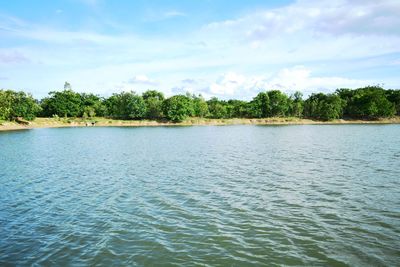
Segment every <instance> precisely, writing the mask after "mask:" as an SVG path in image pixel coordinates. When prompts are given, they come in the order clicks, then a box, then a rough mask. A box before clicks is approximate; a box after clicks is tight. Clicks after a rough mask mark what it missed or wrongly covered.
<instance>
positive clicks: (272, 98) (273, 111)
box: [267, 90, 289, 117]
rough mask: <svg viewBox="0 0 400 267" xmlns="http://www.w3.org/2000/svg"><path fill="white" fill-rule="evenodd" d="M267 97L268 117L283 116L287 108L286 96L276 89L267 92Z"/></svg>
mask: <svg viewBox="0 0 400 267" xmlns="http://www.w3.org/2000/svg"><path fill="white" fill-rule="evenodd" d="M267 94H268V98H269V106H268V112H267V115H268V117H284V116H286V115H287V112H288V110H289V105H288V100H289V99H288V96H287V95H286V94H285V93H282V92H281V91H278V90H273V91H269V92H267Z"/></svg>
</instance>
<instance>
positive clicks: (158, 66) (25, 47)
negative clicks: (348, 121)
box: [0, 0, 400, 100]
mask: <svg viewBox="0 0 400 267" xmlns="http://www.w3.org/2000/svg"><path fill="white" fill-rule="evenodd" d="M65 81H68V82H69V83H70V84H71V85H72V89H73V90H75V91H78V92H92V93H95V94H98V95H101V96H106V97H107V96H110V95H111V94H112V93H117V92H121V91H131V90H133V91H136V92H138V93H142V92H143V91H145V90H148V89H152V90H153V89H156V90H159V91H162V92H163V93H165V94H166V95H167V96H170V95H173V94H181V93H185V92H190V93H195V94H202V95H203V96H204V97H206V98H210V97H213V96H216V97H218V98H221V99H232V98H235V99H244V100H249V99H251V98H252V97H254V96H255V95H256V94H257V93H258V92H260V91H265V90H273V89H278V90H281V91H284V92H286V93H288V94H291V93H293V92H294V91H301V92H303V94H304V95H309V94H311V93H313V92H325V93H329V92H334V90H335V89H337V88H358V87H362V86H366V85H380V86H383V87H384V88H395V89H399V88H400V1H399V0H379V1H376V0H297V1H289V0H287V1H286V0H283V1H278V0H272V1H266V0H246V1H236V0H191V1H188V0H119V1H113V0H59V1H55V0H40V1H31V0H15V1H7V0H0V88H3V89H14V90H23V91H26V92H30V93H32V94H33V96H34V97H37V98H41V97H45V96H46V95H47V93H48V92H49V91H54V90H62V89H63V85H64V82H65Z"/></svg>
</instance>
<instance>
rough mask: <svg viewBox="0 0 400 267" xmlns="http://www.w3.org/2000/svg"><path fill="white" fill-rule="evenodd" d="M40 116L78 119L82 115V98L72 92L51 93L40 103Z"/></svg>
mask: <svg viewBox="0 0 400 267" xmlns="http://www.w3.org/2000/svg"><path fill="white" fill-rule="evenodd" d="M41 106H42V109H43V111H42V116H45V117H51V116H53V115H58V116H60V117H79V116H81V115H82V98H81V95H80V94H79V93H76V92H74V91H72V90H64V91H60V92H57V91H52V92H50V93H49V97H46V98H44V99H43V100H42V101H41Z"/></svg>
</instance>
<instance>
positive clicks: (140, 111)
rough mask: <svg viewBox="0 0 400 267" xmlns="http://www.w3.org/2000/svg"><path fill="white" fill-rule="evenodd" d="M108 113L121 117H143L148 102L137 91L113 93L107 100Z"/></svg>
mask: <svg viewBox="0 0 400 267" xmlns="http://www.w3.org/2000/svg"><path fill="white" fill-rule="evenodd" d="M106 106H107V110H108V115H109V116H111V117H114V118H120V119H143V118H144V116H145V115H146V103H145V102H144V100H143V98H142V97H141V96H139V95H137V94H136V93H135V92H122V93H119V94H113V95H112V96H111V97H109V98H108V99H107V100H106Z"/></svg>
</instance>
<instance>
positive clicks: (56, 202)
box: [0, 125, 400, 266]
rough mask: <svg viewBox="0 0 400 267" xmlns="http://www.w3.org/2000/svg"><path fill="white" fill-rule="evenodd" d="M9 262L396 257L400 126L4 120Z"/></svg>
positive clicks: (391, 261)
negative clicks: (66, 124) (25, 125)
mask: <svg viewBox="0 0 400 267" xmlns="http://www.w3.org/2000/svg"><path fill="white" fill-rule="evenodd" d="M0 182H1V190H0V265H1V266H5V265H21V266H25V265H37V266H40V265H53V266H65V265H74V266H82V265H83V266H86V265H102V266H111V265H114V266H126V265H131V266H132V265H147V266H154V265H163V266H191V265H199V266H200V265H201V266H207V265H209V266H254V265H258V266H259V265H267V266H280V265H296V266H298V265H300V266H301V265H307V266H309V265H313V266H399V264H400V125H331V126H329V125H314V126H312V125H308V126H307V125H304V126H222V127H213V126H200V127H143V128H111V127H110V128H97V127H96V128H64V129H35V130H29V131H19V132H3V133H0Z"/></svg>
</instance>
